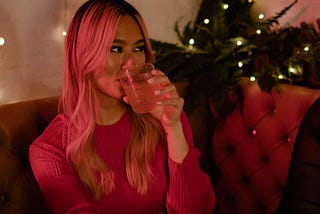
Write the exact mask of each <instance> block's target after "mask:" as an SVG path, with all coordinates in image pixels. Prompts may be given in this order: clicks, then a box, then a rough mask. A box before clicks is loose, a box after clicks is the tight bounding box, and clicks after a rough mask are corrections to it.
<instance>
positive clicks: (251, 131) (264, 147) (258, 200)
mask: <svg viewBox="0 0 320 214" xmlns="http://www.w3.org/2000/svg"><path fill="white" fill-rule="evenodd" d="M242 86H243V94H244V104H243V114H242V113H241V111H240V106H239V105H238V106H237V108H236V109H235V110H234V111H233V112H232V114H231V115H229V116H228V117H227V118H226V119H225V120H224V121H222V123H221V124H220V125H219V126H218V127H216V129H215V130H214V133H213V138H212V151H213V162H214V166H215V167H216V169H217V174H216V177H215V178H213V179H214V185H215V190H216V194H217V207H216V209H217V213H219V214H220V213H233V214H235V213H247V214H250V213H253V214H257V213H270V214H271V213H273V212H274V210H275V209H276V207H277V206H278V203H279V200H280V198H281V195H282V192H283V190H284V187H285V183H286V178H287V173H288V167H289V162H290V157H291V152H292V148H293V144H294V141H295V138H296V134H297V131H298V128H299V125H300V123H301V120H302V118H303V116H304V115H305V113H306V111H307V110H308V108H309V107H310V106H311V104H312V103H313V102H314V101H315V99H316V98H318V97H319V96H320V90H316V89H308V88H305V87H301V86H294V85H286V84H283V85H281V86H280V90H279V92H278V91H277V90H275V89H274V90H272V91H271V92H270V93H267V92H262V91H261V89H260V88H259V86H258V84H257V83H256V82H250V81H249V80H246V81H244V82H243V85H242Z"/></svg>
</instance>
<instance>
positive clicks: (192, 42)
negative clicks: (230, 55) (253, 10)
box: [189, 0, 310, 81]
mask: <svg viewBox="0 0 320 214" xmlns="http://www.w3.org/2000/svg"><path fill="white" fill-rule="evenodd" d="M248 3H253V0H248ZM222 7H223V9H224V10H228V8H229V5H228V4H225V3H223V4H222ZM264 18H265V14H264V13H259V14H258V19H259V20H261V21H262V20H263V19H264ZM203 23H204V24H206V25H208V24H209V23H210V19H207V18H206V19H204V20H203ZM255 32H256V34H257V35H260V34H261V33H262V30H261V29H256V31H255ZM243 43H244V41H243V39H242V38H240V37H239V38H237V39H236V40H235V45H237V46H241V45H243ZM195 44H196V40H195V39H194V38H191V39H189V49H190V50H193V49H194V47H195ZM303 50H304V51H305V52H308V51H310V47H309V46H308V45H306V46H305V47H304V49H303ZM237 64H238V67H239V68H240V69H241V68H242V67H243V66H244V62H243V61H239V62H238V63H237ZM299 70H301V68H299V67H297V66H296V65H293V64H291V65H289V66H288V71H289V72H290V73H292V74H293V75H297V74H299V73H300V71H299ZM285 78H286V76H285V75H283V74H279V76H278V79H279V80H281V79H285ZM250 80H251V81H255V80H256V78H255V77H254V76H251V77H250Z"/></svg>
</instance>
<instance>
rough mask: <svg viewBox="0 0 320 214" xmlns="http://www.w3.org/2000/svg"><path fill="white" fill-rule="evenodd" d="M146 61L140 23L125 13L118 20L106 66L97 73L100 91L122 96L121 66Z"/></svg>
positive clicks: (111, 95) (96, 77)
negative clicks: (119, 78)
mask: <svg viewBox="0 0 320 214" xmlns="http://www.w3.org/2000/svg"><path fill="white" fill-rule="evenodd" d="M145 61H146V57H145V42H144V38H143V35H142V32H141V30H140V28H139V25H138V23H137V22H136V21H135V20H134V19H133V18H132V17H131V16H129V15H125V16H123V17H122V18H120V20H119V22H118V26H117V29H116V32H115V37H114V40H113V44H112V47H111V50H110V53H109V55H108V57H107V63H106V68H105V69H104V70H103V71H100V72H97V73H96V74H95V81H96V84H97V87H98V89H99V91H100V92H102V94H104V95H106V96H109V97H113V98H116V99H120V98H122V97H123V95H124V92H123V90H122V87H121V85H120V82H119V81H118V80H117V74H118V72H119V71H120V69H121V67H124V66H127V65H131V64H135V65H139V64H142V63H145Z"/></svg>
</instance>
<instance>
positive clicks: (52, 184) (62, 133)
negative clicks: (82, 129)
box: [29, 115, 97, 214]
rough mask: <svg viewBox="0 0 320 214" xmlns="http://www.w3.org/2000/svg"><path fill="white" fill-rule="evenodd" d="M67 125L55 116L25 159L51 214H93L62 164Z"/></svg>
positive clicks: (76, 184)
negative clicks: (28, 160) (28, 161)
mask: <svg viewBox="0 0 320 214" xmlns="http://www.w3.org/2000/svg"><path fill="white" fill-rule="evenodd" d="M66 133H67V122H66V119H65V117H63V115H58V116H57V117H56V118H55V119H54V120H53V121H52V122H51V123H50V124H49V126H48V127H47V129H46V130H45V131H44V132H43V134H42V135H41V136H39V137H38V138H37V139H36V140H35V141H34V142H33V143H32V144H31V146H30V148H29V159H30V163H31V168H32V171H33V174H34V175H35V178H36V180H37V182H38V184H39V186H40V189H41V191H42V194H43V196H44V198H45V200H46V201H47V204H48V205H49V207H50V208H51V210H52V212H53V213H70V214H71V213H74V214H75V213H77V214H80V213H88V214H90V213H97V210H96V207H95V206H94V204H93V203H92V202H91V201H90V200H89V198H87V195H88V193H87V192H86V190H85V189H84V187H83V186H81V183H80V181H79V179H78V178H77V177H76V176H75V175H74V172H73V170H72V168H71V167H70V166H69V164H68V163H67V160H66V155H65V153H66V150H65V149H66V139H67V135H66Z"/></svg>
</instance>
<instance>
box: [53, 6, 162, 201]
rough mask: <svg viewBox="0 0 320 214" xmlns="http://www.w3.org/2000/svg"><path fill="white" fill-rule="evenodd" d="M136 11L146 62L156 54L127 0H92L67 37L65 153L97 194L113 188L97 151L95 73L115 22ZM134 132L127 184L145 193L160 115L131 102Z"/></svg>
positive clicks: (80, 11) (127, 160) (62, 107)
mask: <svg viewBox="0 0 320 214" xmlns="http://www.w3.org/2000/svg"><path fill="white" fill-rule="evenodd" d="M124 15H130V16H132V17H133V18H134V19H135V20H136V21H137V23H138V25H139V26H140V29H141V31H142V34H143V36H144V40H145V46H146V50H145V55H146V61H147V62H154V61H155V59H154V56H153V53H152V48H151V44H150V40H149V37H148V34H147V31H146V26H145V23H144V22H143V19H142V17H141V15H140V14H139V12H138V11H137V10H136V9H135V8H134V7H133V6H131V5H130V4H129V3H127V2H125V1H124V0H89V1H87V2H85V3H84V4H83V5H82V6H81V7H80V8H79V9H78V11H77V12H76V14H75V16H74V17H73V19H72V21H71V24H70V26H69V30H68V33H67V37H66V41H65V63H64V80H63V88H62V94H61V99H60V104H59V110H60V112H61V113H64V114H65V115H66V116H67V118H68V131H67V136H68V143H67V150H66V156H67V159H68V161H69V163H70V164H71V166H72V167H73V169H74V170H75V172H76V173H77V174H78V176H79V178H80V180H81V181H82V182H83V184H84V186H86V187H87V188H88V189H89V190H90V191H91V193H92V196H93V197H94V198H95V199H96V200H98V199H99V198H100V197H101V196H102V195H107V194H108V193H110V192H111V191H112V190H113V189H114V188H115V184H114V173H113V172H112V171H111V170H110V169H109V168H108V166H107V165H106V164H105V163H104V162H103V161H102V160H101V159H100V157H99V156H98V155H97V153H96V151H95V144H94V140H93V133H94V129H95V119H96V115H97V111H98V102H97V97H96V92H95V84H94V80H93V77H94V73H95V72H97V71H99V70H100V69H104V66H105V62H106V58H107V56H108V54H109V51H110V48H111V45H112V42H113V39H114V35H115V30H116V27H117V23H118V21H119V19H120V18H121V17H122V16H124ZM128 111H129V115H130V118H131V121H132V132H131V136H130V139H129V142H128V145H127V149H126V153H125V165H126V175H127V178H128V181H129V184H130V185H131V186H133V187H134V188H136V190H137V192H138V193H139V194H144V193H146V191H147V189H148V186H149V184H150V182H151V181H152V177H153V166H152V162H153V159H154V156H155V149H156V146H157V144H158V142H159V141H160V140H161V138H162V137H163V136H164V134H163V129H162V126H161V125H160V123H159V121H157V120H156V119H155V118H153V117H152V116H151V115H149V114H141V115H140V114H135V113H134V112H133V111H132V109H131V108H130V106H128Z"/></svg>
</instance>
